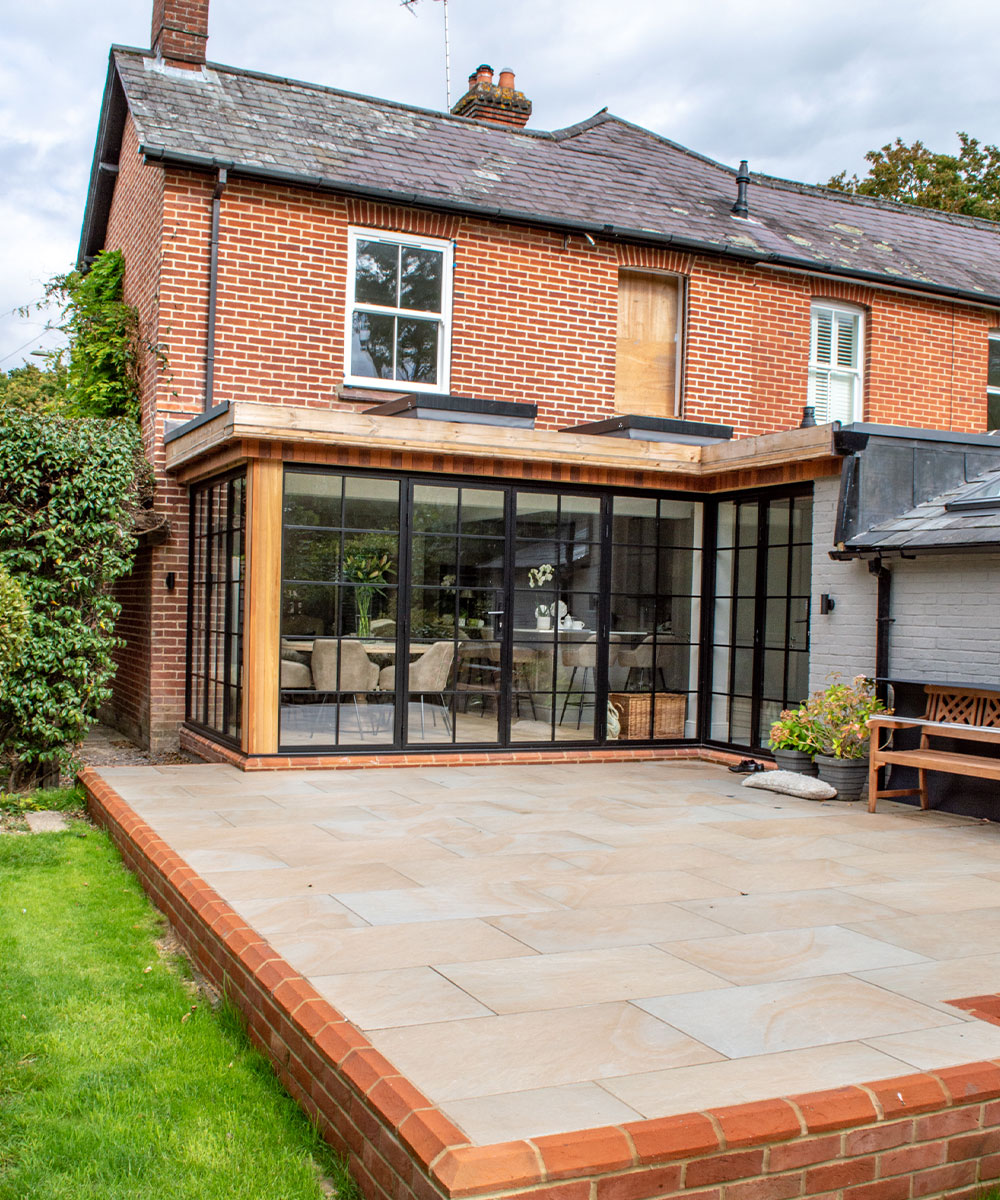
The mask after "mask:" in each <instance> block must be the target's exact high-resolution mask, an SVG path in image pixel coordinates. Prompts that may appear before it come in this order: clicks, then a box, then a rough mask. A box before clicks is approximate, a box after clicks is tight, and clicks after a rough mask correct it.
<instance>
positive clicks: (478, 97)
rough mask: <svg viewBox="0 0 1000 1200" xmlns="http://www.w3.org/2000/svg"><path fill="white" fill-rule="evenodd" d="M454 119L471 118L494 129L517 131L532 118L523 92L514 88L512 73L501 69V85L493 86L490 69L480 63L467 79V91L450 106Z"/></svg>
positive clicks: (529, 105)
mask: <svg viewBox="0 0 1000 1200" xmlns="http://www.w3.org/2000/svg"><path fill="white" fill-rule="evenodd" d="M451 111H452V112H453V113H454V114H455V116H456V117H471V118H472V119H473V120H476V121H489V122H491V124H493V125H506V126H507V127H508V128H513V129H520V128H521V127H522V126H523V125H527V123H528V118H529V117H530V116H531V101H530V100H529V99H528V98H527V96H525V94H524V92H518V91H516V90H515V88H514V72H513V71H512V70H511V69H510V67H504V68H503V69H502V70H501V72H500V82H499V83H498V84H495V83H494V82H493V68H492V67H491V66H489V65H488V64H486V63H481V64H480V65H479V66H478V67H477V68H476V70H475V71H473V73H472V74H471V75H470V76H469V90H468V91H467V92H466V93H465V95H464V96H463V97H462V98H461V100H459V101H457V102H456V103H455V104H453V105H452V109H451Z"/></svg>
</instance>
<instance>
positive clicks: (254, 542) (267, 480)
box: [243, 459, 284, 754]
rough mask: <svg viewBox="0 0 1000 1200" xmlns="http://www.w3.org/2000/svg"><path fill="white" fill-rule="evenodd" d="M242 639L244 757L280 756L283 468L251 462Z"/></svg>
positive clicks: (271, 462) (279, 464)
mask: <svg viewBox="0 0 1000 1200" xmlns="http://www.w3.org/2000/svg"><path fill="white" fill-rule="evenodd" d="M247 475H248V485H249V494H248V503H247V511H248V513H249V521H248V533H249V538H248V540H247V596H246V616H245V622H246V640H245V643H244V647H243V692H244V697H245V705H246V720H245V721H244V723H243V751H244V753H246V754H276V753H277V752H278V672H279V670H280V663H281V506H282V486H283V480H284V464H283V463H282V462H281V460H280V459H278V460H274V459H253V460H252V461H251V462H250V464H249V470H248V472H247Z"/></svg>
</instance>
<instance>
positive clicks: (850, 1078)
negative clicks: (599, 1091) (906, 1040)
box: [600, 1042, 908, 1117]
mask: <svg viewBox="0 0 1000 1200" xmlns="http://www.w3.org/2000/svg"><path fill="white" fill-rule="evenodd" d="M907 1071H908V1068H907V1066H906V1064H904V1063H903V1062H902V1061H901V1060H900V1059H899V1058H895V1057H893V1055H892V1053H891V1051H889V1050H878V1049H876V1048H875V1047H873V1046H868V1045H865V1044H864V1043H862V1042H841V1043H836V1044H832V1045H827V1046H809V1047H806V1048H805V1049H801V1050H785V1051H783V1052H781V1053H778V1054H759V1055H751V1056H748V1057H746V1058H737V1059H732V1060H730V1059H723V1060H721V1061H719V1062H714V1063H704V1064H701V1065H698V1066H692V1067H676V1068H674V1069H673V1070H669V1071H642V1072H639V1073H638V1074H635V1075H624V1076H620V1077H618V1078H614V1079H602V1080H601V1083H600V1086H601V1087H602V1088H604V1089H605V1090H606V1091H608V1092H610V1093H611V1094H612V1095H613V1096H617V1097H619V1099H621V1100H623V1101H624V1102H625V1103H626V1104H628V1105H629V1106H630V1107H632V1108H634V1109H635V1110H636V1111H637V1112H640V1113H642V1115H643V1116H644V1117H669V1116H673V1115H675V1114H677V1113H685V1112H695V1111H699V1110H701V1109H705V1108H710V1107H713V1106H715V1105H718V1104H719V1103H720V1097H723V1098H724V1099H722V1100H721V1103H723V1104H749V1103H751V1102H752V1101H754V1100H769V1099H771V1098H772V1097H775V1096H795V1095H800V1094H802V1093H803V1092H811V1091H825V1090H826V1089H828V1088H838V1087H846V1086H848V1085H849V1084H853V1083H858V1082H859V1081H861V1080H869V1079H890V1078H892V1077H893V1076H896V1075H900V1074H906V1073H907Z"/></svg>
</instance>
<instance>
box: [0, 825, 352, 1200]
mask: <svg viewBox="0 0 1000 1200" xmlns="http://www.w3.org/2000/svg"><path fill="white" fill-rule="evenodd" d="M46 803H48V801H46ZM163 932H164V923H163V921H162V919H161V918H160V916H159V914H157V913H156V912H155V911H154V910H153V909H152V908H151V906H150V905H149V903H148V901H147V900H146V898H145V896H144V895H143V893H142V891H141V890H140V888H139V886H138V884H137V882H136V881H135V879H134V878H133V877H132V876H131V875H130V874H128V872H126V871H125V869H124V868H123V867H122V866H121V863H120V860H119V859H118V855H117V852H116V851H115V850H114V847H113V846H112V845H111V843H110V842H109V840H108V839H107V837H106V836H105V835H104V834H103V833H98V832H95V831H94V830H93V829H92V828H91V827H89V826H87V825H86V824H85V823H84V822H74V824H73V826H72V827H71V829H70V830H69V831H68V832H65V833H52V834H36V835H33V836H31V837H10V836H7V837H0V963H2V964H3V967H2V971H0V1114H2V1116H0V1200H15V1198H17V1200H22V1198H23V1197H26V1196H39V1197H42V1196H44V1197H45V1198H46V1200H139V1198H140V1197H142V1198H143V1200H148V1197H151V1196H155V1197H157V1200H174V1198H176V1200H181V1198H183V1200H192V1198H193V1197H197V1200H237V1198H238V1200H319V1198H320V1197H323V1196H328V1195H330V1194H331V1191H332V1189H333V1187H336V1193H335V1194H339V1195H340V1196H342V1197H344V1198H345V1200H349V1198H354V1197H356V1196H357V1194H358V1193H357V1191H356V1188H355V1187H354V1185H353V1183H352V1182H351V1180H350V1177H349V1176H348V1175H347V1174H346V1170H345V1169H344V1167H343V1165H342V1164H341V1163H339V1161H338V1160H337V1159H336V1157H335V1156H334V1155H333V1153H332V1152H331V1151H330V1149H329V1147H327V1146H326V1145H325V1143H324V1142H323V1141H322V1140H321V1139H320V1137H319V1135H318V1134H317V1133H316V1131H315V1130H314V1129H313V1128H312V1127H311V1125H310V1124H309V1122H308V1121H307V1120H306V1118H305V1116H304V1115H303V1114H302V1112H301V1111H300V1110H299V1109H298V1107H297V1106H296V1105H295V1104H294V1102H293V1101H292V1100H291V1098H290V1097H289V1096H287V1095H286V1094H285V1092H283V1091H282V1089H281V1087H280V1085H279V1084H278V1082H277V1080H276V1079H275V1077H274V1075H273V1074H272V1072H271V1069H270V1067H269V1065H268V1064H267V1062H266V1061H265V1060H264V1059H263V1058H262V1057H261V1056H260V1055H259V1054H258V1053H257V1052H256V1051H255V1050H254V1049H253V1047H252V1046H251V1045H250V1043H249V1041H248V1040H247V1038H246V1037H245V1035H244V1034H243V1032H242V1030H241V1029H240V1027H239V1024H238V1021H237V1020H236V1018H235V1017H234V1015H233V1014H232V1013H231V1012H229V1011H227V1010H226V1009H225V1008H222V1009H220V1010H219V1011H218V1012H213V1011H212V1010H211V1007H210V1005H209V1004H208V1003H207V1001H206V1000H205V999H204V997H203V996H202V995H201V994H200V993H198V992H197V990H196V989H195V988H194V987H193V985H192V984H191V983H190V981H189V980H188V979H186V978H185V966H186V964H185V963H184V961H183V960H177V959H172V958H170V957H169V956H163V955H161V954H160V953H158V950H157V944H156V939H157V938H158V937H161V935H162V934H163Z"/></svg>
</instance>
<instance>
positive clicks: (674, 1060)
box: [372, 1004, 722, 1102]
mask: <svg viewBox="0 0 1000 1200" xmlns="http://www.w3.org/2000/svg"><path fill="white" fill-rule="evenodd" d="M372 1041H373V1043H374V1044H375V1046H376V1048H377V1049H379V1050H380V1051H381V1052H382V1053H383V1054H384V1055H385V1056H386V1058H388V1059H389V1061H390V1062H392V1063H395V1065H396V1066H397V1067H398V1068H399V1069H400V1070H401V1071H402V1072H403V1073H404V1074H405V1075H407V1076H408V1077H409V1078H411V1079H415V1080H419V1081H420V1086H421V1087H422V1088H423V1089H424V1090H426V1092H427V1094H428V1095H429V1096H430V1098H431V1099H432V1100H435V1101H437V1102H447V1101H448V1100H454V1099H466V1098H468V1097H472V1096H484V1095H494V1094H497V1093H502V1092H511V1091H523V1090H526V1089H530V1088H536V1087H550V1086H552V1085H554V1084H562V1083H581V1082H586V1081H588V1080H590V1081H593V1080H600V1079H604V1078H607V1077H609V1076H612V1075H623V1074H632V1073H634V1072H636V1071H645V1070H656V1069H662V1068H664V1067H668V1066H689V1065H691V1064H692V1063H697V1062H712V1061H715V1060H717V1059H720V1058H721V1057H722V1055H720V1054H719V1053H717V1052H716V1051H714V1050H712V1049H710V1048H709V1047H708V1046H705V1045H702V1044H701V1043H700V1042H698V1041H696V1040H695V1039H694V1038H691V1037H688V1036H687V1035H686V1034H684V1033H681V1032H680V1031H679V1030H677V1029H674V1028H671V1026H669V1025H667V1024H665V1023H664V1022H663V1021H660V1020H658V1019H657V1018H656V1017H653V1016H652V1015H650V1014H649V1013H645V1012H641V1011H640V1010H639V1009H637V1008H635V1007H634V1006H633V1005H631V1004H598V1005H591V1006H589V1007H584V1008H575V1009H569V1010H565V1009H556V1010H554V1011H549V1012H535V1013H517V1014H514V1015H512V1016H497V1017H485V1018H483V1017H481V1018H475V1019H473V1020H468V1021H444V1022H441V1023H439V1024H435V1025H419V1026H415V1027H413V1028H410V1029H385V1030H379V1031H376V1032H375V1033H373V1034H372Z"/></svg>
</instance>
